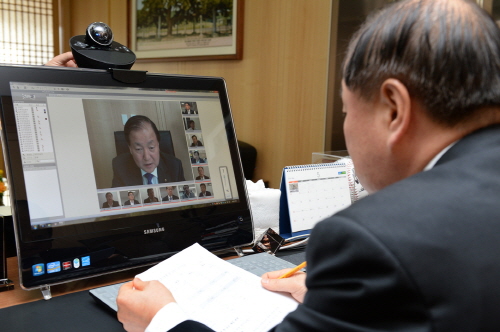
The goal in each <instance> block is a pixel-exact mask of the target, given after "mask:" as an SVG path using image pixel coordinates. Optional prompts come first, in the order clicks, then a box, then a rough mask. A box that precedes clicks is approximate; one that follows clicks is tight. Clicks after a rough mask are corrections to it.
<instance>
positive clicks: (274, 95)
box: [62, 0, 337, 188]
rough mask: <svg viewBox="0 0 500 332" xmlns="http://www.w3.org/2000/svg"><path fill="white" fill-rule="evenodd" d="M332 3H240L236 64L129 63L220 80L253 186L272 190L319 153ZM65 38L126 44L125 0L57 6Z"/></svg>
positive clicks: (264, 0) (271, 0)
mask: <svg viewBox="0 0 500 332" xmlns="http://www.w3.org/2000/svg"><path fill="white" fill-rule="evenodd" d="M332 1H337V0H313V1H311V0H246V1H245V17H244V47H243V59H242V60H216V61H183V62H152V63H141V62H140V61H139V62H137V63H136V64H135V65H134V67H133V69H136V70H147V71H149V72H156V73H171V74H190V75H209V76H220V77H224V78H225V80H226V82H227V86H228V91H229V96H230V101H231V107H232V111H233V116H234V120H235V126H236V132H237V135H238V139H239V140H242V141H245V142H247V143H250V144H252V145H253V146H255V147H256V148H257V169H256V172H255V176H254V180H258V179H263V180H264V181H269V185H270V186H271V187H273V188H278V187H279V181H280V179H281V171H282V168H283V167H284V166H287V165H296V164H304V163H310V162H311V153H312V152H320V151H323V149H324V141H325V137H324V135H325V134H324V133H325V118H326V95H327V75H328V61H329V47H330V15H331V8H332ZM62 2H63V3H66V4H67V7H66V8H65V11H64V10H63V12H65V13H66V15H70V16H71V19H70V27H69V28H67V29H66V32H68V31H69V36H68V37H67V40H69V37H71V36H72V35H76V34H83V33H84V31H85V28H86V27H87V25H88V24H90V23H92V22H94V21H103V22H105V23H107V24H109V25H110V26H111V28H112V29H113V32H114V34H115V40H117V41H118V42H121V43H123V44H126V43H127V40H128V38H127V37H126V36H127V33H128V30H127V24H128V21H127V8H126V5H125V4H126V1H125V0H86V1H79V0H62Z"/></svg>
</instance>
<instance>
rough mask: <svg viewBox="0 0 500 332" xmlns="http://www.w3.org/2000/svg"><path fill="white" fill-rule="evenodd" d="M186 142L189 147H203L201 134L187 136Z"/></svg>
mask: <svg viewBox="0 0 500 332" xmlns="http://www.w3.org/2000/svg"><path fill="white" fill-rule="evenodd" d="M187 141H188V144H189V146H191V147H199V146H203V138H202V137H201V134H195V135H191V134H188V135H187Z"/></svg>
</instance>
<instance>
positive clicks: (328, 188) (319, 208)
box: [284, 163, 351, 232]
mask: <svg viewBox="0 0 500 332" xmlns="http://www.w3.org/2000/svg"><path fill="white" fill-rule="evenodd" d="M284 171H285V174H284V175H285V184H286V192H287V200H288V210H289V214H290V224H291V230H292V232H299V231H304V230H309V229H311V228H313V227H314V225H316V223H318V222H319V221H321V220H323V219H325V218H328V217H330V216H332V215H333V214H335V213H336V212H338V211H340V210H342V209H344V208H346V207H348V206H349V205H351V195H350V189H349V182H348V179H347V167H346V165H345V164H343V163H330V164H313V165H304V166H289V167H286V168H285V169H284Z"/></svg>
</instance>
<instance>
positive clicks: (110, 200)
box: [102, 192, 120, 209]
mask: <svg viewBox="0 0 500 332" xmlns="http://www.w3.org/2000/svg"><path fill="white" fill-rule="evenodd" d="M118 206H120V205H119V204H118V202H117V201H114V200H113V194H112V193H110V192H107V193H106V202H104V203H102V209H109V208H112V207H118Z"/></svg>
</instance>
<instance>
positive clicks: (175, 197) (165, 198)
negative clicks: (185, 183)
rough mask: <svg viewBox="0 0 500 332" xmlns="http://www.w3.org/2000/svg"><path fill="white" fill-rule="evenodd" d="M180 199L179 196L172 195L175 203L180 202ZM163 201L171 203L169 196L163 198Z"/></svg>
mask: <svg viewBox="0 0 500 332" xmlns="http://www.w3.org/2000/svg"><path fill="white" fill-rule="evenodd" d="M178 199H179V196H175V195H172V200H173V201H176V200H178ZM162 201H163V202H168V201H169V200H168V195H167V196H165V197H163V198H162Z"/></svg>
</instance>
